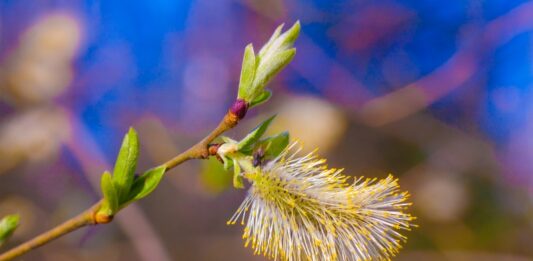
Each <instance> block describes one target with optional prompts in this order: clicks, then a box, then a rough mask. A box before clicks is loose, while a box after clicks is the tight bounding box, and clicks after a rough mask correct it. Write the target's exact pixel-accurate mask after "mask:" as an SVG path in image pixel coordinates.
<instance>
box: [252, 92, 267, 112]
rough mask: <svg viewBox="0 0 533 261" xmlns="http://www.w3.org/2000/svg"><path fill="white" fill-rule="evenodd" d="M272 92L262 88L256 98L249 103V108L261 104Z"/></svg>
mask: <svg viewBox="0 0 533 261" xmlns="http://www.w3.org/2000/svg"><path fill="white" fill-rule="evenodd" d="M271 96H272V92H271V91H270V90H264V91H263V93H261V94H260V95H259V96H257V98H255V99H254V100H253V101H252V102H251V103H250V108H252V107H255V106H257V105H260V104H263V103H265V102H266V101H268V100H269V99H270V97H271Z"/></svg>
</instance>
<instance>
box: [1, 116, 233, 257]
mask: <svg viewBox="0 0 533 261" xmlns="http://www.w3.org/2000/svg"><path fill="white" fill-rule="evenodd" d="M238 122H239V118H238V117H237V116H236V115H235V114H234V113H232V112H229V111H228V113H226V115H225V116H224V118H223V119H222V121H221V122H220V123H219V124H218V126H217V127H216V128H215V129H214V130H213V131H211V133H209V134H208V135H207V136H206V137H205V138H203V139H202V140H201V141H200V142H198V143H197V144H195V145H194V146H192V147H191V148H189V149H188V150H186V151H184V152H182V153H180V154H179V155H177V156H176V157H174V158H172V159H170V160H169V161H167V162H165V163H163V164H162V166H165V167H166V169H167V170H169V169H172V168H174V167H176V166H178V165H180V164H181V163H183V162H185V161H187V160H190V159H205V158H208V157H209V156H210V155H212V154H213V153H212V152H211V151H210V149H209V144H210V143H211V142H212V141H213V140H214V139H216V138H217V137H218V136H220V135H221V134H222V133H224V132H226V131H228V130H229V129H231V128H233V127H235V125H237V123H238ZM101 205H102V201H99V202H97V203H96V204H94V205H93V206H92V207H90V208H89V209H87V210H85V211H83V212H82V213H81V214H79V215H78V216H76V217H73V218H71V219H69V220H67V221H65V222H64V223H62V224H60V225H58V226H56V227H54V228H52V229H51V230H48V231H46V232H44V233H42V234H40V235H39V236H37V237H34V238H33V239H30V240H29V241H26V242H24V243H22V244H20V245H18V246H16V247H14V248H12V249H10V250H9V251H7V252H5V253H3V254H1V255H0V261H7V260H12V259H14V258H16V257H19V256H21V255H23V254H25V253H27V252H28V251H30V250H33V249H35V248H38V247H40V246H42V245H44V244H47V243H49V242H50V241H52V240H54V239H56V238H58V237H61V236H64V235H66V234H68V233H70V232H72V231H74V230H77V229H79V228H82V227H85V226H88V225H99V224H106V223H109V222H111V221H112V219H113V217H111V216H102V215H101V213H98V210H99V209H100V207H101Z"/></svg>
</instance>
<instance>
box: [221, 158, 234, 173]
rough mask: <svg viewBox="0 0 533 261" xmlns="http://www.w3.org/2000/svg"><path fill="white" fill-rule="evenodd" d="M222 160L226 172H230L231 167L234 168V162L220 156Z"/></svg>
mask: <svg viewBox="0 0 533 261" xmlns="http://www.w3.org/2000/svg"><path fill="white" fill-rule="evenodd" d="M220 157H221V158H222V161H223V162H224V170H226V171H229V169H230V168H231V167H233V160H232V159H230V158H228V157H226V156H220Z"/></svg>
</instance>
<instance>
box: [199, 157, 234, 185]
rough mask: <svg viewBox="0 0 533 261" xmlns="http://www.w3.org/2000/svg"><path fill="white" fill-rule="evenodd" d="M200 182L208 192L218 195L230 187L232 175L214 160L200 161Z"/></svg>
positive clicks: (210, 158) (211, 158)
mask: <svg viewBox="0 0 533 261" xmlns="http://www.w3.org/2000/svg"><path fill="white" fill-rule="evenodd" d="M201 164H202V165H201V171H200V181H201V182H202V185H203V186H204V187H205V188H206V189H207V190H208V191H209V192H212V193H215V194H218V193H220V192H222V191H224V190H225V189H227V188H229V187H230V186H231V179H232V175H231V174H232V173H230V172H228V171H226V170H225V169H224V167H223V165H222V164H221V163H220V162H219V161H218V160H217V159H216V158H215V157H209V159H207V160H202V161H201Z"/></svg>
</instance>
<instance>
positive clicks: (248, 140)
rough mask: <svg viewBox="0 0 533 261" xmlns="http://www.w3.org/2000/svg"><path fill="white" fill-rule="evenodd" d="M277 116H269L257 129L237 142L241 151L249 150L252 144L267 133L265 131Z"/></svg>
mask: <svg viewBox="0 0 533 261" xmlns="http://www.w3.org/2000/svg"><path fill="white" fill-rule="evenodd" d="M275 117H276V115H274V116H272V117H270V118H268V119H267V120H266V121H264V122H262V123H261V124H259V125H258V126H257V127H256V128H255V129H253V130H252V132H250V133H249V134H248V135H246V137H244V139H242V140H241V141H240V142H239V143H238V144H237V149H238V150H239V151H241V150H244V151H245V150H249V148H250V146H253V145H254V144H255V143H256V142H257V141H258V140H259V139H260V138H261V136H263V134H265V131H266V130H267V128H268V126H269V125H270V123H272V120H274V118H275Z"/></svg>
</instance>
